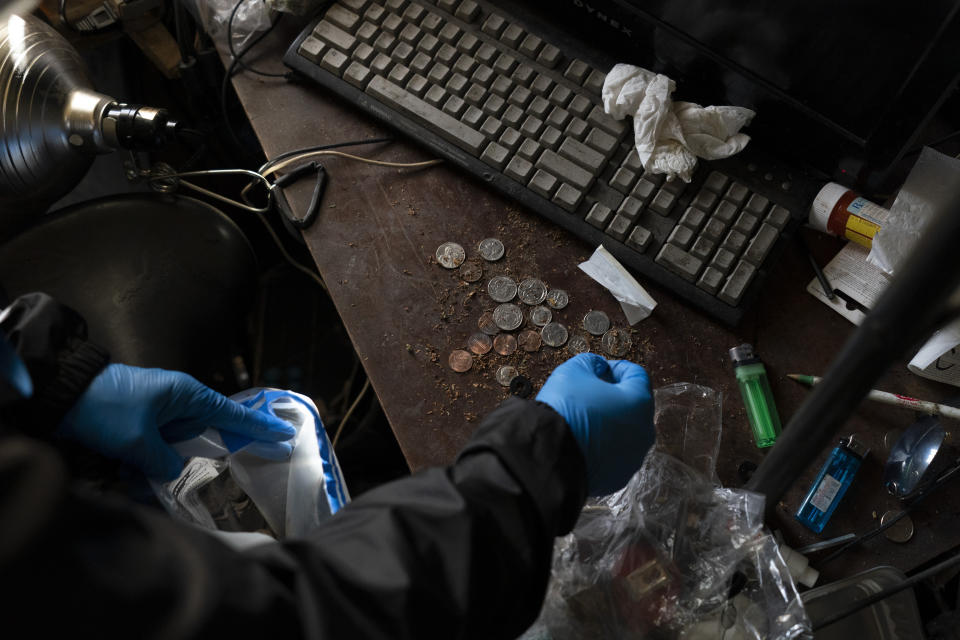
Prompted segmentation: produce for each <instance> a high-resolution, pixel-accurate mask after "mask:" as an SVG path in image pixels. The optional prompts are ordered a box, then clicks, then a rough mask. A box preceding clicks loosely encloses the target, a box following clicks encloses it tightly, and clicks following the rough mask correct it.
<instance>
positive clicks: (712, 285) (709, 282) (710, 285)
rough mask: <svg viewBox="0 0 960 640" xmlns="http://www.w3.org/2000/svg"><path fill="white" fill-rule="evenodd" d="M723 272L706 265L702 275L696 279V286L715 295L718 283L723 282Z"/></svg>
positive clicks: (718, 287) (718, 286)
mask: <svg viewBox="0 0 960 640" xmlns="http://www.w3.org/2000/svg"><path fill="white" fill-rule="evenodd" d="M723 280H724V274H723V273H721V272H719V271H717V270H716V269H714V268H713V267H707V268H706V269H704V270H703V275H702V276H700V279H699V280H698V281H697V286H698V287H700V288H701V289H703V290H704V291H706V292H707V293H709V294H710V295H717V291H718V290H719V289H720V285H721V284H723Z"/></svg>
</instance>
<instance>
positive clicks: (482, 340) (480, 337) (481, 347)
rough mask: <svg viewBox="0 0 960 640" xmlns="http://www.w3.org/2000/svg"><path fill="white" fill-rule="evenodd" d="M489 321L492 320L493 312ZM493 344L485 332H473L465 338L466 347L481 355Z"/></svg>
mask: <svg viewBox="0 0 960 640" xmlns="http://www.w3.org/2000/svg"><path fill="white" fill-rule="evenodd" d="M490 322H493V314H491V315H490ZM492 346H493V341H492V340H491V339H490V336H488V335H487V334H485V333H475V334H473V335H472V336H470V337H469V338H467V349H469V350H470V351H472V352H473V353H475V354H477V355H478V356H482V355H483V354H485V353H487V352H488V351H490V348H491V347H492Z"/></svg>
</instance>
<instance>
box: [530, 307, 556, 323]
mask: <svg viewBox="0 0 960 640" xmlns="http://www.w3.org/2000/svg"><path fill="white" fill-rule="evenodd" d="M551 320H553V312H552V311H550V309H548V308H547V307H544V306H543V305H540V306H539V307H534V308H533V309H530V322H531V323H532V324H534V325H536V326H538V327H545V326H547V325H548V324H550V321H551Z"/></svg>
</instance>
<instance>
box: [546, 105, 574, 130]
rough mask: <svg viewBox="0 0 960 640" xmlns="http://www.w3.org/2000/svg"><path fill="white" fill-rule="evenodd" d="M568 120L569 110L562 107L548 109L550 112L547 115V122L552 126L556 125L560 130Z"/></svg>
mask: <svg viewBox="0 0 960 640" xmlns="http://www.w3.org/2000/svg"><path fill="white" fill-rule="evenodd" d="M569 121H570V112H569V111H567V110H566V109H564V108H563V107H554V108H553V109H551V110H550V114H549V115H548V116H547V124H549V125H550V126H552V127H556V128H557V129H560V130H561V131H562V130H563V129H564V127H566V126H567V122H569Z"/></svg>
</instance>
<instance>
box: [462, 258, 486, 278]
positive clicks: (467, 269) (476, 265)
mask: <svg viewBox="0 0 960 640" xmlns="http://www.w3.org/2000/svg"><path fill="white" fill-rule="evenodd" d="M482 277H483V266H482V265H481V264H480V261H479V260H477V259H476V258H474V259H471V260H467V261H466V262H464V263H463V264H462V265H460V279H461V280H463V281H464V282H476V281H477V280H479V279H480V278H482Z"/></svg>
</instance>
